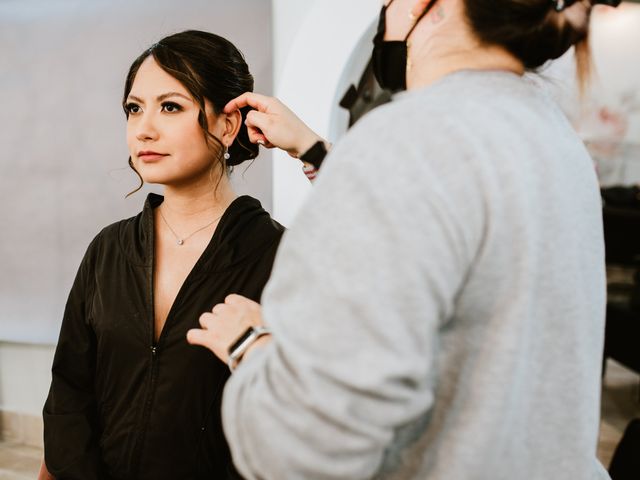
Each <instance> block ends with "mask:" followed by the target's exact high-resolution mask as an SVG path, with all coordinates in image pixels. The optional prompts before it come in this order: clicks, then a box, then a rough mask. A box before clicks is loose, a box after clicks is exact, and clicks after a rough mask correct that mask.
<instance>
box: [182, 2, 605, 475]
mask: <svg viewBox="0 0 640 480" xmlns="http://www.w3.org/2000/svg"><path fill="white" fill-rule="evenodd" d="M591 8H592V5H591V4H590V3H589V2H587V1H583V2H575V3H574V2H571V1H562V0H558V1H557V2H552V1H550V0H430V1H429V0H424V1H423V0H421V1H416V0H395V1H393V2H392V3H391V4H389V5H388V6H386V7H385V8H383V10H382V14H381V24H380V35H379V36H378V37H377V38H376V41H375V49H374V62H375V71H376V74H377V77H378V79H379V81H380V82H381V83H382V84H383V86H386V87H388V88H390V89H392V90H402V89H403V88H405V87H406V88H407V89H408V90H409V91H408V92H406V93H403V94H402V95H398V96H397V98H396V99H395V101H394V102H392V103H391V104H390V105H386V106H383V107H380V108H379V109H377V110H375V111H374V112H372V113H371V114H369V115H367V116H366V117H365V118H363V119H362V120H361V121H360V122H359V123H358V124H356V126H355V127H354V128H353V129H352V130H351V131H350V132H349V133H348V134H347V135H346V136H345V138H344V139H343V140H342V141H341V142H339V143H338V144H337V145H335V146H334V148H333V149H332V151H331V154H330V155H329V157H328V158H327V161H326V165H325V166H324V167H323V172H322V175H320V177H319V179H318V181H317V184H316V186H315V188H314V190H313V192H312V193H311V197H310V198H309V201H308V204H307V205H306V207H307V208H305V214H304V215H301V216H299V217H298V218H297V220H296V221H295V223H294V225H293V226H292V227H291V229H290V231H289V232H288V233H287V234H285V237H284V239H283V243H282V244H281V247H280V250H279V252H278V257H277V259H276V263H275V266H274V271H273V274H272V278H271V280H270V282H269V284H268V285H267V288H266V289H265V293H264V295H263V297H262V301H263V304H262V307H260V306H259V305H258V304H256V303H253V302H251V301H249V300H246V299H244V298H243V297H240V296H236V295H233V296H230V297H228V299H227V301H226V303H225V304H220V305H217V306H216V307H214V309H213V311H212V313H209V314H205V315H203V316H202V317H201V325H202V327H203V329H202V330H192V331H191V332H190V333H189V336H188V338H189V340H190V341H191V342H192V343H196V344H202V345H206V346H207V347H208V348H210V349H212V350H213V351H214V352H215V353H216V354H217V355H218V356H219V357H220V358H221V359H223V360H226V361H228V362H229V364H230V365H231V366H232V367H234V368H236V370H235V373H234V375H233V376H232V377H231V380H230V381H229V383H228V384H227V386H226V388H225V394H224V399H223V420H224V427H225V434H226V435H227V439H228V441H229V444H230V446H231V450H232V454H233V458H234V462H235V463H236V466H237V467H238V469H239V470H240V472H241V473H242V474H243V475H244V476H245V477H247V478H249V479H257V478H261V479H278V480H281V479H300V478H313V479H349V480H354V479H363V478H385V479H402V480H407V479H447V480H455V479H461V480H462V479H464V480H472V479H492V480H503V479H504V480H506V479H509V480H512V479H513V478H526V479H528V480H534V479H544V480H547V479H550V478H571V479H574V478H575V479H578V478H579V479H605V478H608V476H607V473H606V472H605V470H604V469H603V467H602V466H601V465H600V464H599V462H598V460H597V459H596V455H595V446H596V442H597V433H598V417H599V393H600V362H601V356H602V341H603V327H604V305H605V277H604V253H603V239H602V225H601V209H600V197H599V191H598V185H597V181H596V177H595V172H594V169H593V166H592V163H591V160H590V158H589V156H588V154H587V152H586V150H585V148H584V146H583V144H582V142H581V141H580V139H579V138H578V137H577V135H576V134H575V132H574V131H573V129H572V128H571V126H570V124H569V122H568V121H567V119H566V118H565V117H564V115H563V114H562V112H561V111H560V110H559V108H558V107H557V106H556V105H555V104H554V102H553V101H552V100H551V99H550V98H548V96H547V95H546V94H545V93H544V92H542V91H541V90H539V89H538V88H537V87H536V86H535V85H534V84H533V83H531V82H530V81H529V80H527V78H526V77H523V74H524V73H525V71H527V70H534V69H536V68H537V67H540V66H541V65H542V64H544V63H545V62H546V61H547V60H549V59H552V58H556V57H558V56H560V55H562V54H563V53H564V52H565V51H567V50H568V49H569V48H570V47H571V46H572V45H576V49H577V58H578V67H579V68H578V71H579V72H581V79H582V80H584V75H585V73H586V71H587V68H586V67H587V65H588V55H587V50H586V39H587V34H588V25H589V14H590V11H591ZM407 32H409V33H407ZM265 325H266V327H265ZM248 327H249V328H248ZM269 331H270V332H271V335H268V334H267V333H268V332H269Z"/></svg>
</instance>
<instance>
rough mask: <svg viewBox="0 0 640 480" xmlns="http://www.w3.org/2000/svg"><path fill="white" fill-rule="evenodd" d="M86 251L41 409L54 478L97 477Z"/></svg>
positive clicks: (99, 468)
mask: <svg viewBox="0 0 640 480" xmlns="http://www.w3.org/2000/svg"><path fill="white" fill-rule="evenodd" d="M94 247H95V241H94V242H93V243H92V245H91V246H90V247H89V249H88V251H87V254H86V255H85V257H84V259H83V261H82V264H81V265H80V268H79V270H78V274H77V275H76V279H75V281H74V283H73V287H72V288H71V292H70V294H69V298H68V300H67V305H66V307H65V312H64V317H63V320H62V327H61V329H60V337H59V339H58V345H57V347H56V353H55V356H54V360H53V366H52V369H51V374H52V380H51V387H50V390H49V396H48V397H47V400H46V403H45V405H44V411H43V417H44V447H45V462H46V468H47V469H48V471H49V472H50V473H51V475H53V476H54V477H57V478H64V479H78V480H80V479H82V480H92V479H98V478H103V477H102V476H103V475H104V473H103V467H102V462H101V459H100V451H99V447H98V421H97V407H96V398H95V393H94V379H95V361H96V339H95V336H94V333H93V330H92V328H91V326H90V325H89V319H88V311H89V303H90V297H91V284H92V278H91V276H92V275H93V271H92V270H93V269H92V267H91V263H92V262H91V257H92V252H93V251H94V250H95V248H94Z"/></svg>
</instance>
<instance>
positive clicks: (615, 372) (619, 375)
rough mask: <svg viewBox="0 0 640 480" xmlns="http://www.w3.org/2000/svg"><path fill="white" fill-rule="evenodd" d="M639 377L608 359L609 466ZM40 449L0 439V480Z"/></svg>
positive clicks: (15, 474) (26, 466)
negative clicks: (0, 440)
mask: <svg viewBox="0 0 640 480" xmlns="http://www.w3.org/2000/svg"><path fill="white" fill-rule="evenodd" d="M639 387H640V377H639V376H638V375H636V374H635V373H634V372H631V371H629V370H627V369H625V368H624V367H622V366H621V365H619V364H617V363H616V362H614V361H611V360H609V362H608V365H607V374H606V376H605V380H604V384H603V387H602V420H601V422H600V441H599V444H598V458H599V459H600V461H601V462H602V463H603V464H604V465H605V466H608V465H609V461H610V460H611V456H612V455H613V452H614V450H615V447H616V445H617V443H618V441H619V440H620V437H621V436H622V433H623V432H624V429H625V427H626V425H627V423H628V422H629V420H630V419H632V418H635V417H640V388H639ZM41 458H42V451H41V450H40V449H38V448H34V447H26V446H23V445H17V444H15V443H11V442H0V480H34V479H35V478H37V474H38V469H39V467H40V460H41Z"/></svg>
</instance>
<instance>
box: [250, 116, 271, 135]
mask: <svg viewBox="0 0 640 480" xmlns="http://www.w3.org/2000/svg"><path fill="white" fill-rule="evenodd" d="M244 124H245V125H246V126H247V127H248V128H257V129H259V130H260V131H261V132H262V134H263V135H266V132H265V130H268V129H269V127H270V126H271V125H272V124H273V118H272V115H269V114H268V113H262V112H259V111H257V110H251V111H250V112H249V113H247V118H246V119H245V121H244Z"/></svg>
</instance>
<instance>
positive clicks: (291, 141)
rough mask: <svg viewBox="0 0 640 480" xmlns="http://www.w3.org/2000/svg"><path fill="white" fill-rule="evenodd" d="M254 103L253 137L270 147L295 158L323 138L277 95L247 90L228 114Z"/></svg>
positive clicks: (230, 105)
mask: <svg viewBox="0 0 640 480" xmlns="http://www.w3.org/2000/svg"><path fill="white" fill-rule="evenodd" d="M246 106H250V107H252V108H254V110H252V111H250V112H249V113H248V114H247V120H246V121H245V124H246V125H247V128H248V131H249V140H251V142H253V143H259V144H261V145H264V146H265V147H267V148H273V147H276V148H280V149H282V150H285V151H286V152H287V153H288V154H289V155H291V156H292V157H294V158H298V157H300V155H302V154H303V153H305V152H306V151H307V150H309V149H310V148H311V147H312V146H313V145H314V144H315V143H316V142H317V141H319V140H320V141H324V139H323V138H322V137H320V136H319V135H317V134H316V133H315V132H314V131H313V130H311V129H310V128H309V127H308V126H307V125H306V124H305V123H304V122H303V121H302V120H300V119H299V118H298V117H297V116H296V114H295V113H293V112H292V111H291V110H289V108H287V106H286V105H284V104H283V103H282V102H281V101H280V100H278V99H277V98H274V97H267V96H265V95H260V94H258V93H252V92H247V93H244V94H242V95H240V96H239V97H237V98H235V99H233V100H231V101H230V102H229V103H228V104H227V105H226V106H225V107H224V113H232V112H234V111H236V110H238V109H239V108H243V107H246Z"/></svg>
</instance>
